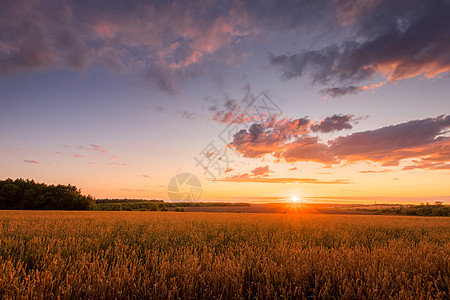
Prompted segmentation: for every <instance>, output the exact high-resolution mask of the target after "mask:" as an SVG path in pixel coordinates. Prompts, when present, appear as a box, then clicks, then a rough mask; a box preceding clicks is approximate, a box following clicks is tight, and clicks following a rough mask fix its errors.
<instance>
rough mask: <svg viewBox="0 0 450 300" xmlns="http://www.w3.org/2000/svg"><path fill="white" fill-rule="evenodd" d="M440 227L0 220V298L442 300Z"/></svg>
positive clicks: (122, 218) (350, 219) (296, 219)
mask: <svg viewBox="0 0 450 300" xmlns="http://www.w3.org/2000/svg"><path fill="white" fill-rule="evenodd" d="M449 275H450V218H419V217H394V216H356V215H352V216H345V215H309V214H216V213H170V212H19V211H3V212H0V296H1V297H2V298H22V297H29V298H39V299H41V298H49V297H52V298H58V297H59V298H63V299H64V298H104V299H110V298H120V299H123V298H139V299H142V298H164V299H166V298H183V299H185V298H234V299H242V298H244V299H247V298H255V297H257V298H282V297H283V298H324V299H329V298H334V297H337V298H345V299H353V298H358V299H364V298H367V299H380V298H381V299H383V298H390V297H394V298H401V299H411V298H414V299H420V298H423V299H427V298H438V299H448V298H449V285H450V279H449Z"/></svg>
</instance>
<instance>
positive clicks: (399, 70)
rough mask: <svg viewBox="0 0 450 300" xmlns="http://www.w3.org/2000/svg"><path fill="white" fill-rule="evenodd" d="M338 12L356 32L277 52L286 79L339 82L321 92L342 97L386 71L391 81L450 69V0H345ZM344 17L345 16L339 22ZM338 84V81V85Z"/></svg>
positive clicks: (273, 58) (274, 60)
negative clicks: (363, 0)
mask: <svg viewBox="0 0 450 300" xmlns="http://www.w3.org/2000/svg"><path fill="white" fill-rule="evenodd" d="M336 3H337V9H336V14H335V16H336V17H337V20H338V21H340V22H341V24H336V26H342V27H345V28H349V29H350V33H351V34H350V35H349V37H348V38H347V40H345V41H344V42H342V43H340V44H332V45H328V46H325V47H323V48H320V49H311V50H302V51H300V52H297V53H287V54H282V55H271V56H270V57H269V59H270V63H271V64H272V65H273V66H277V67H279V68H280V69H281V72H282V73H281V74H282V75H281V77H282V79H284V80H287V79H293V78H297V77H303V76H309V77H310V78H311V81H312V83H313V84H320V85H333V86H335V87H331V88H325V89H322V90H321V93H322V94H324V95H326V96H331V97H337V96H342V95H346V94H355V93H358V92H360V91H363V90H365V89H369V88H375V87H377V86H381V85H383V84H384V83H380V84H378V85H374V86H364V85H362V86H360V85H358V84H361V83H362V82H364V81H368V80H372V79H374V76H375V75H381V76H382V77H383V78H384V79H385V80H386V81H387V82H390V83H396V82H397V81H399V80H403V79H407V78H413V77H417V76H421V75H423V76H425V77H427V78H434V77H437V76H438V75H440V74H442V73H448V72H449V71H450V51H449V49H450V19H449V18H448V11H449V10H450V3H449V2H448V1H433V0H432V1H425V2H423V1H412V2H411V1H403V2H398V1H388V0H382V1H376V2H375V1H371V2H366V3H365V5H362V4H360V3H361V2H359V1H339V2H336ZM338 23H339V22H338ZM336 85H338V86H337V87H336Z"/></svg>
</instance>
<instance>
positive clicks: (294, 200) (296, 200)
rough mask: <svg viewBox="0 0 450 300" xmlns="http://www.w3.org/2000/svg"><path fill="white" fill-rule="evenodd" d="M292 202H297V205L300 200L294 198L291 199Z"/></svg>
mask: <svg viewBox="0 0 450 300" xmlns="http://www.w3.org/2000/svg"><path fill="white" fill-rule="evenodd" d="M291 200H292V202H295V203H297V202H298V201H299V199H298V197H297V196H293V197H292V198H291Z"/></svg>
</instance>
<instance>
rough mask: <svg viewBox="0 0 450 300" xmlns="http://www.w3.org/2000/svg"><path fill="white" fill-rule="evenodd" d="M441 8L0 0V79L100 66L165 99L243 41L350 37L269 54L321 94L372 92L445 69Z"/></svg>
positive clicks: (346, 2) (436, 4)
mask: <svg viewBox="0 0 450 300" xmlns="http://www.w3.org/2000/svg"><path fill="white" fill-rule="evenodd" d="M449 6H450V4H449V2H448V1H444V0H429V1H420V0H412V1H388V0H381V1H356V0H338V1H330V0H318V1H307V0H300V1H297V0H283V1H275V0H268V1H263V2H261V1H256V0H252V1H225V2H223V1H220V2H215V1H207V0H199V1H178V0H175V1H162V0H159V1H143V0H137V1H127V0H117V1H114V3H111V2H110V1H105V0H99V1H87V0H81V1H80V0H67V1H54V0H16V1H2V2H1V3H0V36H1V39H0V73H2V74H6V75H8V74H14V73H20V72H23V71H27V70H43V69H60V68H71V69H75V70H82V69H85V68H88V67H89V66H90V65H92V64H96V63H100V64H103V65H106V66H108V67H109V68H110V69H111V70H113V71H121V72H139V73H142V74H143V75H144V76H145V78H147V79H148V80H149V81H151V82H152V84H154V85H155V86H156V87H158V88H160V89H161V90H163V91H166V92H168V93H171V94H173V93H176V92H177V91H179V89H180V87H181V86H182V83H183V81H184V80H186V79H188V78H191V77H192V76H197V75H198V74H201V73H202V72H203V71H204V64H205V63H208V62H226V63H227V64H229V63H233V62H234V61H235V60H237V59H239V57H240V56H241V54H242V52H239V51H242V49H240V50H239V47H236V45H237V44H238V43H241V42H242V41H255V40H258V41H260V40H263V39H264V38H268V37H270V36H271V34H275V35H277V36H289V35H290V34H292V33H298V32H305V33H308V34H309V35H310V36H311V38H312V39H313V40H315V39H316V38H317V37H320V36H321V35H322V34H324V33H326V34H333V35H335V36H341V35H342V34H343V33H348V35H347V39H346V40H345V41H344V42H342V43H335V44H331V45H326V46H325V47H323V48H319V49H305V50H302V51H299V52H297V53H286V54H282V55H272V56H271V58H270V62H271V64H273V65H276V66H279V67H280V68H281V70H282V78H284V79H291V78H296V77H299V76H305V75H307V76H310V77H311V78H312V81H313V82H314V83H317V84H321V85H329V86H330V87H329V88H327V89H324V90H322V93H324V95H326V96H330V97H334V96H341V95H344V94H349V93H350V94H351V93H356V92H359V91H362V90H365V89H368V88H374V87H375V86H372V87H371V86H367V85H361V83H362V82H364V81H366V80H370V79H372V77H373V75H374V74H381V75H384V76H385V78H386V80H387V81H389V82H395V81H397V80H401V79H404V78H409V77H414V76H418V75H421V74H424V75H425V76H428V77H434V76H436V75H437V74H439V73H442V72H447V71H449V69H450V58H449V57H450V54H449V51H448V49H449V48H450V29H449V28H450V26H449V25H450V18H448V14H449V11H450V9H449ZM334 33H335V34H334ZM333 40H336V39H333ZM241 44H242V43H241ZM213 77H214V76H213Z"/></svg>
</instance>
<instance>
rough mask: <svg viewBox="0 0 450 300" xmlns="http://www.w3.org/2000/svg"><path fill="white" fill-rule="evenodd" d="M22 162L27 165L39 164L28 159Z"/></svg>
mask: <svg viewBox="0 0 450 300" xmlns="http://www.w3.org/2000/svg"><path fill="white" fill-rule="evenodd" d="M24 162H26V163H29V164H38V163H39V162H38V161H36V160H29V159H25V160H24Z"/></svg>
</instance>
